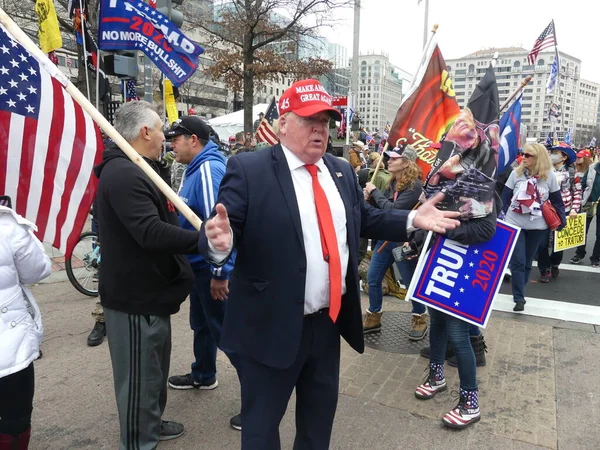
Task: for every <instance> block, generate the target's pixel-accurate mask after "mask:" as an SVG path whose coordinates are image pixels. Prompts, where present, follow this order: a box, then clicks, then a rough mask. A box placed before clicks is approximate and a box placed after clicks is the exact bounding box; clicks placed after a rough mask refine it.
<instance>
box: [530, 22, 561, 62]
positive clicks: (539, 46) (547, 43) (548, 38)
mask: <svg viewBox="0 0 600 450" xmlns="http://www.w3.org/2000/svg"><path fill="white" fill-rule="evenodd" d="M553 45H556V33H555V32H554V20H551V21H550V23H549V24H548V26H547V27H546V28H545V29H544V31H542V34H540V36H539V37H538V38H537V39H536V41H535V44H533V48H532V49H531V51H530V52H529V55H527V61H528V62H529V64H530V65H532V66H533V65H534V64H535V61H536V59H537V57H538V54H539V53H540V52H541V51H542V50H545V49H547V48H550V47H552V46H553Z"/></svg>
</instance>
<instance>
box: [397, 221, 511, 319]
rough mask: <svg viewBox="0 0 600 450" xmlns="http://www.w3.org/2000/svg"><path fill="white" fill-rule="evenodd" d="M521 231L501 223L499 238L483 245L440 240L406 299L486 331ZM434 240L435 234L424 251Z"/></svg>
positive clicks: (423, 256) (419, 268)
mask: <svg viewBox="0 0 600 450" xmlns="http://www.w3.org/2000/svg"><path fill="white" fill-rule="evenodd" d="M519 231H520V228H518V227H515V226H513V225H509V224H507V223H506V222H503V221H501V220H499V221H498V224H497V226H496V234H495V235H494V237H493V238H492V239H491V240H489V241H488V242H485V243H483V244H473V245H464V244H459V243H458V242H456V241H452V240H450V239H447V238H446V237H445V236H443V235H438V236H436V238H435V241H434V243H433V246H432V247H431V249H430V250H429V251H427V252H423V253H422V254H421V257H420V260H419V265H418V266H417V270H416V271H415V274H414V276H413V278H412V283H411V285H410V287H409V290H408V294H407V296H406V299H407V300H408V299H411V300H415V301H418V302H420V303H423V304H425V305H427V306H428V307H431V308H435V309H438V310H440V311H442V312H444V313H446V314H450V315H451V316H454V317H457V318H459V319H462V320H464V321H466V322H469V323H472V324H474V325H477V326H480V327H484V328H485V326H486V325H487V321H488V319H489V316H490V312H491V310H492V302H493V300H494V298H495V297H496V295H497V293H498V290H499V289H500V284H501V283H502V278H503V275H504V271H505V270H506V266H507V265H508V262H509V261H510V257H511V255H512V252H513V249H514V246H515V243H516V242H517V238H518V236H519ZM430 240H431V233H430V235H429V236H428V238H427V241H426V242H425V247H424V248H428V246H429V242H430Z"/></svg>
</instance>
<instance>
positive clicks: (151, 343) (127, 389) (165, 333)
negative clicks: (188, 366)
mask: <svg viewBox="0 0 600 450" xmlns="http://www.w3.org/2000/svg"><path fill="white" fill-rule="evenodd" d="M104 319H105V322H106V334H107V336H109V339H108V346H109V349H110V359H111V362H112V368H113V378H114V383H115V396H116V399H117V410H118V412H119V424H120V427H121V438H120V445H119V449H120V450H154V449H156V447H157V445H158V442H159V436H160V423H161V418H162V414H163V412H164V410H165V406H166V404H167V378H168V376H169V362H170V358H171V317H170V316H166V317H161V316H149V315H137V314H128V313H123V312H119V311H115V310H114V309H109V308H104Z"/></svg>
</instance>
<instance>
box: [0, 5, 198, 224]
mask: <svg viewBox="0 0 600 450" xmlns="http://www.w3.org/2000/svg"><path fill="white" fill-rule="evenodd" d="M0 23H2V25H4V26H5V27H6V29H7V30H8V31H9V32H10V33H11V34H12V35H13V36H14V37H15V39H16V40H17V41H18V42H19V43H20V44H21V45H22V46H23V47H25V48H26V49H27V51H28V52H29V53H31V54H32V55H34V56H35V58H36V59H37V60H38V61H39V62H40V64H41V65H42V66H44V67H45V68H46V69H47V70H48V71H49V72H50V73H51V74H53V75H56V79H57V80H58V81H60V82H61V83H62V84H63V86H65V90H66V91H67V92H68V93H69V94H70V95H71V97H73V100H74V101H76V102H77V103H78V104H79V105H80V106H81V107H82V108H83V110H84V111H86V112H87V113H88V114H89V115H90V116H91V117H92V119H93V120H94V122H96V123H97V124H98V125H99V126H100V128H102V130H104V132H105V133H106V134H107V135H108V136H109V137H110V138H111V139H112V140H113V141H114V143H115V144H117V145H118V146H119V147H120V148H121V150H123V153H125V154H126V155H127V157H128V158H129V159H131V161H133V162H134V163H135V164H136V165H137V166H139V167H140V169H142V170H143V171H144V173H145V174H146V175H147V176H148V178H150V180H151V181H152V182H153V183H154V184H155V185H156V187H157V188H158V189H159V190H160V191H161V192H162V193H163V194H164V195H165V197H167V198H168V199H169V200H170V201H171V203H173V205H174V206H175V208H177V209H178V210H179V212H181V214H182V215H183V216H184V217H185V218H186V219H187V220H188V221H189V222H190V223H191V224H192V226H193V227H194V228H195V229H196V230H200V226H201V225H202V221H201V220H200V219H199V218H198V216H197V215H196V214H194V212H193V211H192V210H191V209H190V208H189V206H187V205H186V204H185V203H184V202H183V200H181V199H180V198H179V196H178V195H177V194H176V193H175V192H174V191H173V189H171V188H170V187H169V185H168V184H167V183H165V181H164V180H163V179H162V178H161V177H160V175H159V174H158V173H157V172H155V171H154V170H153V169H152V168H151V167H150V166H149V165H148V163H147V162H146V161H144V159H143V158H142V157H141V155H140V154H139V153H138V152H136V151H135V149H134V148H133V147H132V146H131V144H130V143H129V142H127V141H126V140H125V138H123V136H121V135H120V134H119V132H118V131H117V130H115V128H114V127H113V126H112V125H111V124H110V122H109V121H108V120H106V118H105V117H104V116H103V115H102V114H101V113H100V111H98V110H97V109H96V108H94V105H93V104H92V103H91V102H90V101H89V100H88V99H87V98H86V97H85V96H84V95H83V94H82V93H81V91H80V90H79V89H77V87H76V86H75V85H74V84H73V83H71V81H70V80H69V77H67V76H66V75H63V73H62V72H61V71H60V70H59V69H58V68H57V67H56V66H55V65H54V64H53V63H52V62H51V61H50V60H49V59H48V57H47V56H46V55H45V54H44V53H43V52H42V50H41V49H40V48H39V47H38V46H37V45H36V44H35V43H34V42H33V41H32V40H31V39H30V38H29V36H27V35H26V34H25V33H24V32H23V30H21V29H20V28H19V26H18V25H17V24H16V23H15V22H14V21H13V20H12V19H11V18H10V17H9V16H8V14H6V12H5V11H4V10H3V9H2V8H0ZM86 65H87V64H86ZM86 69H87V67H86Z"/></svg>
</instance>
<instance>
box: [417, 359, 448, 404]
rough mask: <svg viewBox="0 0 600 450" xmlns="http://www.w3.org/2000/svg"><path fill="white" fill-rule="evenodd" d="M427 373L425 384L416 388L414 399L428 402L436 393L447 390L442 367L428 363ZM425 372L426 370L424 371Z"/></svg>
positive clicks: (441, 365)
mask: <svg viewBox="0 0 600 450" xmlns="http://www.w3.org/2000/svg"><path fill="white" fill-rule="evenodd" d="M428 369H429V373H428V374H427V378H425V382H424V383H423V384H420V385H419V386H417V389H416V390H415V397H417V398H418V399H420V400H429V399H430V398H433V397H435V394H437V393H438V392H442V391H445V390H446V389H448V385H447V384H446V377H445V376H444V365H443V364H439V363H434V362H430V363H429V368H428ZM425 370H427V369H425Z"/></svg>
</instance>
